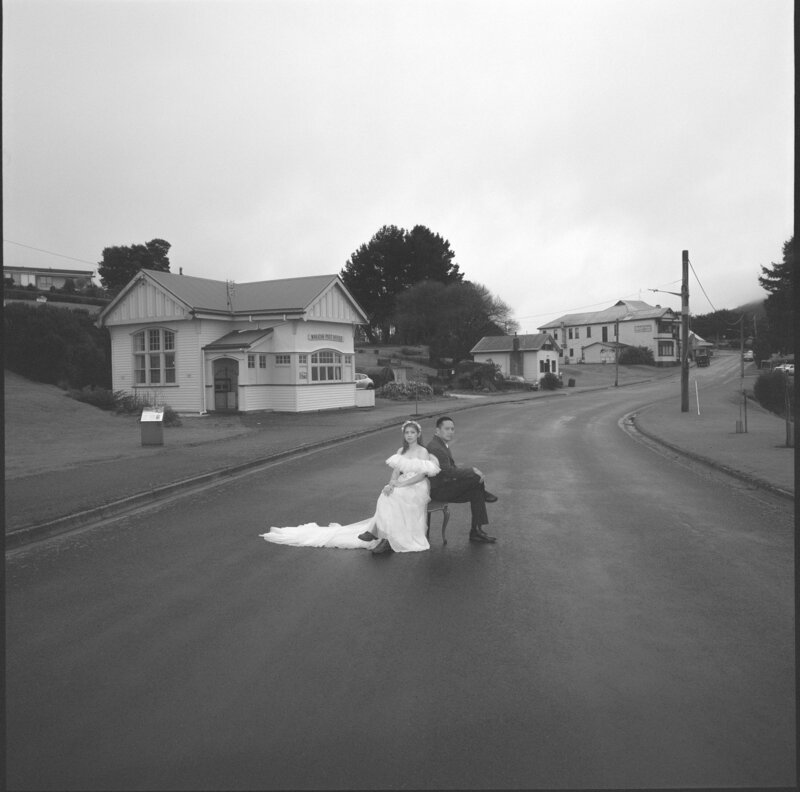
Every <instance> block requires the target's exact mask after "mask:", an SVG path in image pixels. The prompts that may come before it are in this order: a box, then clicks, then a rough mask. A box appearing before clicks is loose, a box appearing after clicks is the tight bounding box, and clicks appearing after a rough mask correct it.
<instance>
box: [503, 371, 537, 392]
mask: <svg viewBox="0 0 800 792" xmlns="http://www.w3.org/2000/svg"><path fill="white" fill-rule="evenodd" d="M503 382H504V383H506V384H507V385H511V386H513V387H519V388H526V389H527V390H539V383H538V382H536V381H534V382H530V381H529V380H526V379H525V377H520V376H519V374H506V375H504V376H503Z"/></svg>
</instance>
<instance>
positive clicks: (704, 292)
mask: <svg viewBox="0 0 800 792" xmlns="http://www.w3.org/2000/svg"><path fill="white" fill-rule="evenodd" d="M689 266H690V267H691V268H692V274H693V275H694V277H695V279H696V280H697V285H698V286H699V287H700V289H701V291H702V292H703V294H705V297H706V299H707V300H708V304H709V305H710V306H711V307H712V308H713V309H714V312H715V313H716V310H717V309H716V308H715V307H714V303H712V302H711V298H710V297H709V296H708V295H707V294H706V290H705V289H704V288H703V284H702V283H700V278H698V277H697V273H696V272H695V271H694V267H692V262H691V261H689Z"/></svg>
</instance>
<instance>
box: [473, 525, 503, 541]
mask: <svg viewBox="0 0 800 792" xmlns="http://www.w3.org/2000/svg"><path fill="white" fill-rule="evenodd" d="M469 540H470V542H477V543H478V544H493V543H494V542H496V541H497V539H495V538H494V537H493V536H487V535H486V534H485V533H484V532H483V531H481V529H480V528H473V529H472V530H471V531H470V532H469Z"/></svg>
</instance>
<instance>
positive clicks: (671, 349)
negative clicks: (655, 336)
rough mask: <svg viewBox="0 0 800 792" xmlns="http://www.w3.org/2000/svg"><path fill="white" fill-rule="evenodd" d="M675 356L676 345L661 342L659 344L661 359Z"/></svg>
mask: <svg viewBox="0 0 800 792" xmlns="http://www.w3.org/2000/svg"><path fill="white" fill-rule="evenodd" d="M674 355H675V345H674V344H673V342H672V341H659V342H658V356H659V357H673V356H674Z"/></svg>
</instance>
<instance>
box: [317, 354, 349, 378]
mask: <svg viewBox="0 0 800 792" xmlns="http://www.w3.org/2000/svg"><path fill="white" fill-rule="evenodd" d="M311 381H312V382H341V381H342V356H341V354H339V353H338V352H331V351H324V352H315V353H314V354H313V355H311Z"/></svg>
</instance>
